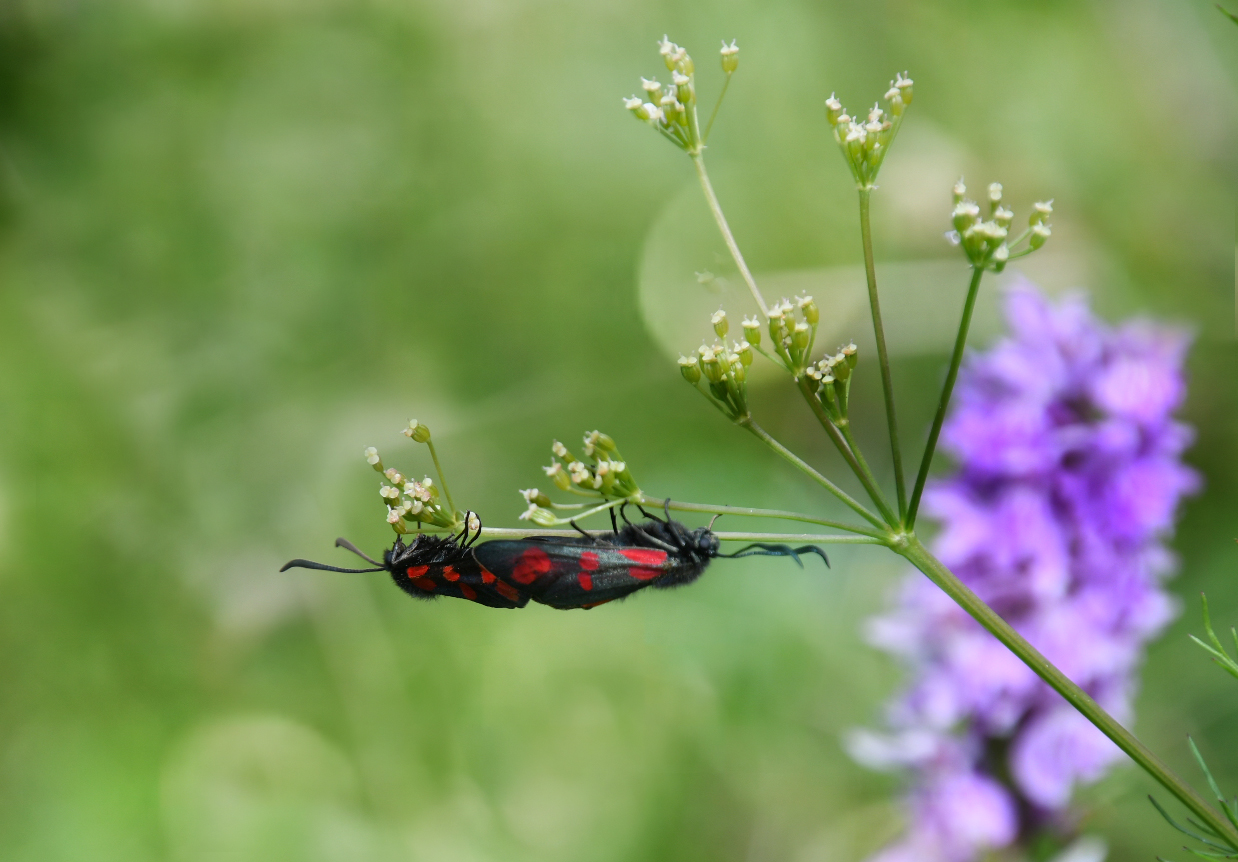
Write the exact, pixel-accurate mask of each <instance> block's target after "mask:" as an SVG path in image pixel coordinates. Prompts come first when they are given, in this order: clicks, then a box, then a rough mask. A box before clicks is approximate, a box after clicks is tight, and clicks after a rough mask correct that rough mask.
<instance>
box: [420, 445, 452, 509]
mask: <svg viewBox="0 0 1238 862" xmlns="http://www.w3.org/2000/svg"><path fill="white" fill-rule="evenodd" d="M426 446H427V447H429V449H430V457H431V458H433V459H434V471H435V472H436V473H438V481H439V484H440V485H442V486H443V496H444V497H446V498H447V507H448V508H449V509H451V516H452V517H453V518H454V517H456V504H455V503H453V502H452V501H451V491H448V490H447V480H446V479H444V478H443V467H442V465H440V464H439V463H438V453H437V452H435V451H434V441H433V440H430V439H427V440H426Z"/></svg>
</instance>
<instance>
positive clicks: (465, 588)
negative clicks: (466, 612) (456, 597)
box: [460, 584, 477, 602]
mask: <svg viewBox="0 0 1238 862" xmlns="http://www.w3.org/2000/svg"><path fill="white" fill-rule="evenodd" d="M460 595H462V596H464V597H465V598H466V599H468V600H469V601H470V602H475V601H477V592H476V591H475V590H474V589H473V588H472V587H470V586H469V585H468V584H461V585H460Z"/></svg>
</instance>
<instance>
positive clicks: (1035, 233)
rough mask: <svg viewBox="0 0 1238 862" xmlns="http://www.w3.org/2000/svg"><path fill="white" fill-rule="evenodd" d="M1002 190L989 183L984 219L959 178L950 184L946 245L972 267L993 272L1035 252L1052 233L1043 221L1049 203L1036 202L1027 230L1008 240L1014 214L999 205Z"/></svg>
mask: <svg viewBox="0 0 1238 862" xmlns="http://www.w3.org/2000/svg"><path fill="white" fill-rule="evenodd" d="M1002 191H1003V190H1002V184H1001V183H990V184H989V188H988V190H987V194H986V195H985V197H986V202H985V206H986V208H987V209H988V218H987V219H986V218H983V217H982V216H981V207H980V204H978V203H976V202H975V201H973V200H969V199H968V198H967V186H966V185H964V184H963V180H962V179H960V180H959V181H958V182H957V183H955V184H954V210H953V211H952V212H951V214H950V218H951V220H952V221H953V223H954V230H952V231H950V232H949V233H947V234H946V238H947V239H948V240H950V242H952V243H954V244H955V245H958V246H961V247H962V249H963V252H964V254H966V255H967V259H968V261H970V262H971V265H972V266H974V267H977V268H980V269H991V270H993V271H994V272H1001V271H1002V270H1003V269H1005V268H1006V264H1007V263H1009V262H1010V261H1012V260H1018V259H1019V258H1021V257H1026V256H1027V255H1029V254H1031V253H1032V252H1034V251H1036V250H1037V249H1039V248H1040V247H1041V246H1043V245H1044V244H1045V241H1046V240H1048V239H1049V237H1050V236H1051V235H1052V233H1053V231H1052V230H1050V228H1049V223H1048V221H1046V219H1048V218H1049V216H1050V215H1052V214H1053V201H1051V200H1050V201H1040V202H1038V203H1036V204H1035V205H1034V206H1033V207H1032V214H1031V216H1029V217H1028V220H1027V228H1026V229H1025V230H1024V231H1023V232H1022V233H1020V234H1018V235H1017V236H1015V237H1014V238H1013V239H1011V238H1010V225H1011V223H1012V222H1014V213H1013V212H1011V211H1010V210H1008V209H1007V208H1006V207H1005V206H1003V205H1002Z"/></svg>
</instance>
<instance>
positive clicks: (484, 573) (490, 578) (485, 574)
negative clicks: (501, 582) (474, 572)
mask: <svg viewBox="0 0 1238 862" xmlns="http://www.w3.org/2000/svg"><path fill="white" fill-rule="evenodd" d="M497 580H498V578H496V577H495V576H494V572H492V571H490V570H489V569H487V568H486V567H485V566H482V567H481V582H482V583H483V584H493V583H494V582H495V581H497Z"/></svg>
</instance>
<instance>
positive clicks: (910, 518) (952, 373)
mask: <svg viewBox="0 0 1238 862" xmlns="http://www.w3.org/2000/svg"><path fill="white" fill-rule="evenodd" d="M983 276H984V267H980V266H975V267H972V276H971V284H970V285H968V287H967V300H966V301H965V302H964V303H963V318H962V320H961V321H960V322H959V334H958V335H957V336H956V337H955V339H954V353H952V354H951V355H950V370H949V371H947V372H946V382H945V383H944V384H943V385H942V387H941V398H940V399H939V400H938V402H937V414H936V415H935V416H934V417H933V427H932V429H930V431H929V437H928V443H927V444H926V445H925V447H924V456H923V457H922V458H921V459H920V472H919V473H918V474H917V475H916V484H915V487H914V488H912V491H911V503H910V504H909V505H908V507H907V529H909V530H911V529H914V528H915V526H916V515H917V514H918V512H919V510H920V496H921V495H922V494H923V493H924V483H925V482H926V481H928V474H929V467H931V466H932V464H933V454H934V453H935V452H936V451H937V438H938V437H940V436H941V426H942V424H943V423H944V422H945V421H946V410H947V408H949V406H950V397H951V396H952V395H953V394H954V384H955V381H957V380H958V378H959V366H961V365H962V364H963V351H964V349H965V348H966V347H967V332H968V330H969V329H970V328H971V318H972V312H973V311H975V309H976V297H977V296H978V295H979V294H980V279H981V278H982V277H983Z"/></svg>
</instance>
